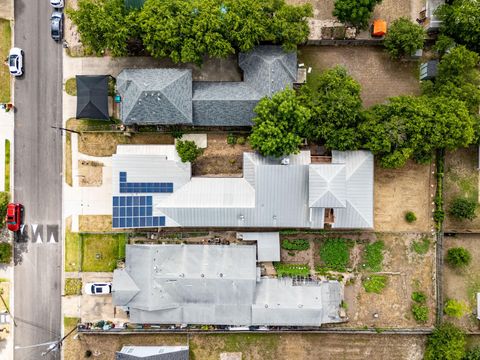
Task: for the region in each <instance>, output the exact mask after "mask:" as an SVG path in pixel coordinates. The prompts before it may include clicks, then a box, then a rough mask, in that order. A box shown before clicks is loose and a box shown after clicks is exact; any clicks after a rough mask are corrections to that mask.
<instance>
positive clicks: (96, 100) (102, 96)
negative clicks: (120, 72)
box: [76, 75, 110, 120]
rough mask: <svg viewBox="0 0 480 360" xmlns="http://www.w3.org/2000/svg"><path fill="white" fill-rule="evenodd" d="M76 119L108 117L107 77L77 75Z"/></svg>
mask: <svg viewBox="0 0 480 360" xmlns="http://www.w3.org/2000/svg"><path fill="white" fill-rule="evenodd" d="M76 80H77V116H76V117H77V119H82V118H87V119H104V120H109V119H110V117H109V115H108V76H107V75H77V76H76Z"/></svg>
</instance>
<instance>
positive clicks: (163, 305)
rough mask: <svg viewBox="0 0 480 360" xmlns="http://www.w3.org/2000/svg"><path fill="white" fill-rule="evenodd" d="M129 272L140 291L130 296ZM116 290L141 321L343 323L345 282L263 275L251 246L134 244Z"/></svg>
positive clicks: (115, 283) (116, 275)
mask: <svg viewBox="0 0 480 360" xmlns="http://www.w3.org/2000/svg"><path fill="white" fill-rule="evenodd" d="M123 273H128V277H129V278H131V279H132V280H133V282H134V284H135V288H138V289H140V290H139V292H138V294H137V295H135V296H134V297H133V298H132V299H130V300H128V301H125V299H126V298H127V297H126V296H124V295H123V294H122V293H123V292H128V293H129V294H130V293H131V292H132V290H134V289H133V288H132V289H128V287H129V286H131V284H130V281H128V283H125V279H127V277H126V276H124V274H123ZM129 284H130V285H129ZM279 291H282V292H281V293H279ZM112 294H113V302H114V304H115V305H117V306H126V307H128V308H129V312H130V321H131V322H133V323H152V324H213V325H298V326H301V325H311V326H320V325H321V324H322V323H324V322H326V321H328V322H338V321H340V317H339V314H338V310H339V305H340V302H341V300H342V286H341V284H339V283H338V282H337V281H327V282H308V281H307V282H298V283H294V281H293V280H292V279H289V278H287V279H267V278H258V277H257V268H256V254H255V246H251V245H174V244H166V245H127V248H126V267H125V269H117V270H115V271H114V274H113V291H112ZM266 305H267V306H268V307H270V308H271V309H272V311H273V314H272V313H270V312H268V311H265V310H263V311H262V310H261V309H265V308H266ZM335 309H336V311H335ZM255 313H256V314H257V315H255ZM275 313H278V314H281V316H277V315H276V314H275ZM335 314H336V315H335Z"/></svg>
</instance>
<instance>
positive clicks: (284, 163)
mask: <svg viewBox="0 0 480 360" xmlns="http://www.w3.org/2000/svg"><path fill="white" fill-rule="evenodd" d="M280 164H281V165H289V164H290V159H289V158H288V157H286V158H283V159H282V160H281V161H280Z"/></svg>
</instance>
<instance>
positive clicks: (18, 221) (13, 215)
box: [6, 203, 23, 232]
mask: <svg viewBox="0 0 480 360" xmlns="http://www.w3.org/2000/svg"><path fill="white" fill-rule="evenodd" d="M22 214H23V205H22V204H18V203H10V204H8V206H7V219H6V220H7V227H8V230H10V231H13V232H17V231H19V230H20V226H21V225H22Z"/></svg>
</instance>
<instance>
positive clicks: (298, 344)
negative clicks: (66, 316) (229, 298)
mask: <svg viewBox="0 0 480 360" xmlns="http://www.w3.org/2000/svg"><path fill="white" fill-rule="evenodd" d="M187 341H188V340H187V337H186V335H175V334H172V335H167V334H165V335H146V334H139V335H96V336H95V335H84V334H82V335H80V336H79V337H78V339H77V340H73V338H72V337H70V338H69V339H68V340H67V343H66V346H65V347H64V354H65V360H77V359H83V358H84V354H85V351H87V350H90V351H92V352H93V353H94V354H96V355H94V356H95V359H98V360H107V359H108V360H111V359H113V357H114V355H115V351H118V350H120V349H121V348H122V346H123V345H160V344H161V345H186V344H187ZM425 341H426V337H425V336H410V335H409V336H402V335H382V334H369V335H337V334H335V335H330V334H205V335H190V338H189V342H188V343H189V346H190V359H192V360H193V359H195V360H219V359H220V354H221V353H223V352H242V355H243V357H242V358H243V359H244V360H260V359H262V360H292V359H302V360H341V359H348V360H364V359H366V358H368V359H370V360H383V359H389V360H390V359H391V360H400V359H402V360H407V359H408V360H417V359H418V360H420V359H422V356H423V351H424V348H425Z"/></svg>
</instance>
